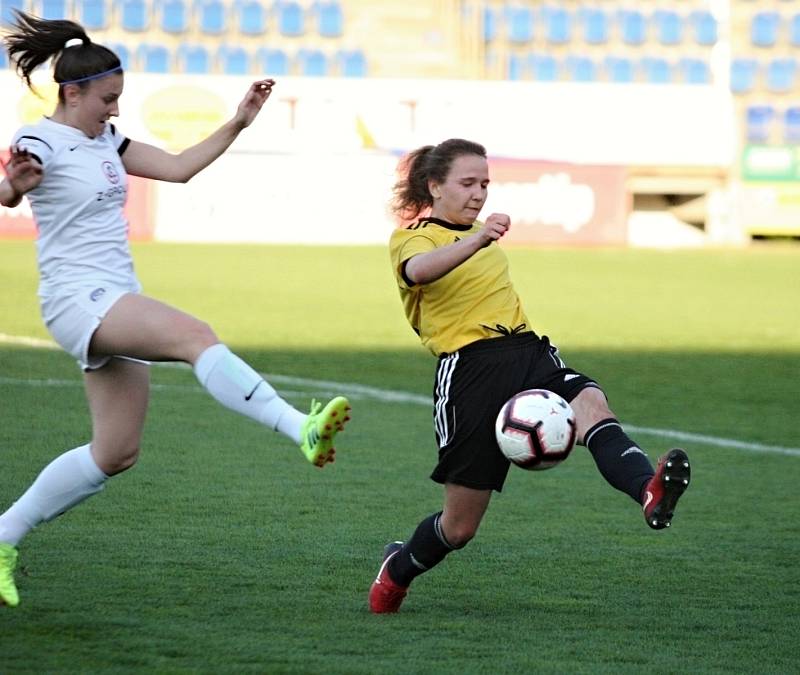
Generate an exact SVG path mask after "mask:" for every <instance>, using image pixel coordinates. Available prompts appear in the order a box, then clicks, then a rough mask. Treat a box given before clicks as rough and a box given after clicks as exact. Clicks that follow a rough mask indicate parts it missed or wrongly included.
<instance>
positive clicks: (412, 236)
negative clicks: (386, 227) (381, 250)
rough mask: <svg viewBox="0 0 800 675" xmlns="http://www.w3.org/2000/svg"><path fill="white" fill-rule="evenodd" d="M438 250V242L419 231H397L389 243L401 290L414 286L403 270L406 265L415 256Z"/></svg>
mask: <svg viewBox="0 0 800 675" xmlns="http://www.w3.org/2000/svg"><path fill="white" fill-rule="evenodd" d="M435 248H436V242H434V241H433V239H431V238H430V237H428V236H426V235H425V234H422V233H421V232H417V231H408V230H395V232H394V233H393V234H392V238H391V240H390V241H389V254H390V255H391V258H392V267H393V269H394V273H395V277H396V278H397V283H398V284H399V285H400V287H401V288H410V287H411V286H413V284H411V283H409V281H408V278H407V277H406V276H405V274H404V272H403V270H404V267H405V263H406V262H408V261H409V260H411V258H413V257H414V256H415V255H419V254H420V253H427V252H428V251H433V250H434V249H435Z"/></svg>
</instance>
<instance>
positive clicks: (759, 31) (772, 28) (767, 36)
mask: <svg viewBox="0 0 800 675" xmlns="http://www.w3.org/2000/svg"><path fill="white" fill-rule="evenodd" d="M779 26H780V15H779V14H778V12H774V11H770V12H758V13H757V14H754V15H753V18H752V20H751V23H750V42H752V43H753V45H755V46H756V47H774V46H775V43H776V42H777V41H778V27H779Z"/></svg>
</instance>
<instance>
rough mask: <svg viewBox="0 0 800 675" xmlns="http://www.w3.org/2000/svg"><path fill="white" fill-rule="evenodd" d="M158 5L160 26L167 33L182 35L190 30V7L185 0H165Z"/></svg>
mask: <svg viewBox="0 0 800 675" xmlns="http://www.w3.org/2000/svg"><path fill="white" fill-rule="evenodd" d="M157 7H158V16H159V19H158V22H159V26H160V27H161V30H163V31H164V32H165V33H172V34H175V35H182V34H184V33H186V32H187V31H188V30H189V7H188V6H187V4H186V2H185V0H163V1H162V2H160V3H159V4H158V6H157Z"/></svg>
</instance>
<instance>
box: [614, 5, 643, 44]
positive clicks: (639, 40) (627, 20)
mask: <svg viewBox="0 0 800 675" xmlns="http://www.w3.org/2000/svg"><path fill="white" fill-rule="evenodd" d="M617 18H618V20H619V27H620V34H621V35H622V41H623V42H624V43H625V44H626V45H641V44H643V43H644V42H645V40H647V21H646V20H645V18H644V14H642V12H640V11H639V10H636V9H622V10H620V11H619V13H618V14H617Z"/></svg>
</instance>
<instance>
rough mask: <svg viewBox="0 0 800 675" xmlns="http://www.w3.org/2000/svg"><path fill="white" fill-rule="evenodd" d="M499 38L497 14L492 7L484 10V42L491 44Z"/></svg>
mask: <svg viewBox="0 0 800 675" xmlns="http://www.w3.org/2000/svg"><path fill="white" fill-rule="evenodd" d="M496 37H497V12H495V10H494V9H492V8H491V7H484V8H483V40H484V42H491V41H492V40H494V39H495V38H496Z"/></svg>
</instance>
